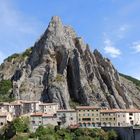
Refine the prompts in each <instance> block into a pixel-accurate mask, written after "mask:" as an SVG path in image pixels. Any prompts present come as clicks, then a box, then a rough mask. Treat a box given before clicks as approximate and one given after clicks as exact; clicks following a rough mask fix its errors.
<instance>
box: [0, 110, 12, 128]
mask: <svg viewBox="0 0 140 140" xmlns="http://www.w3.org/2000/svg"><path fill="white" fill-rule="evenodd" d="M12 120H13V116H12V115H11V113H8V112H0V128H2V127H3V126H4V125H5V124H7V122H11V121H12Z"/></svg>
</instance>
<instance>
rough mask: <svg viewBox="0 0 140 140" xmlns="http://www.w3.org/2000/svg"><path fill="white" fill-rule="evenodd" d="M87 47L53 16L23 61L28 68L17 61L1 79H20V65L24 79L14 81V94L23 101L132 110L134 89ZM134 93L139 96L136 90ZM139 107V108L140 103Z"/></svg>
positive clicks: (10, 64)
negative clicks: (18, 74) (18, 71)
mask: <svg viewBox="0 0 140 140" xmlns="http://www.w3.org/2000/svg"><path fill="white" fill-rule="evenodd" d="M87 46H88V45H86V44H85V43H84V41H83V40H82V38H81V37H78V36H77V35H76V33H75V31H74V30H73V29H72V28H71V27H70V26H65V25H63V24H62V22H61V19H60V18H59V17H58V16H54V17H52V19H51V21H50V23H49V26H48V28H47V30H46V31H45V33H44V34H43V35H42V36H41V38H40V39H39V40H38V41H37V42H36V43H35V45H34V47H33V49H32V53H31V54H30V55H29V56H28V57H26V58H28V59H23V60H22V61H23V63H24V64H25V65H20V63H21V62H20V61H19V60H18V59H15V60H14V61H12V62H11V63H10V62H6V63H5V64H4V65H3V67H1V72H0V75H3V77H6V79H8V78H9V79H11V77H17V76H16V75H17V73H16V70H17V65H18V69H19V70H20V71H21V73H22V75H21V76H20V77H19V78H18V80H17V81H16V80H14V79H13V83H14V86H13V94H15V93H19V94H17V95H18V96H19V97H17V98H20V99H26V100H42V101H44V102H57V103H59V105H60V107H61V108H70V104H73V103H75V102H76V104H81V105H94V106H100V107H110V108H130V107H133V103H134V101H133V99H131V98H130V97H131V96H132V94H133V96H134V95H135V93H134V92H133V91H132V89H131V88H128V87H129V86H128V87H127V86H126V85H125V83H126V82H122V81H121V80H120V78H119V74H118V72H117V70H116V69H115V68H114V67H113V65H112V64H111V62H110V61H108V60H107V59H105V58H104V57H103V56H102V55H101V54H100V52H99V51H97V50H95V51H94V53H92V52H91V51H90V49H89V48H88V47H87ZM7 66H9V67H7ZM9 73H10V74H9ZM128 89H129V90H128ZM135 91H136V92H137V93H139V91H138V90H137V89H136V88H135ZM137 95H139V94H137ZM129 96H130V97H129ZM137 98H139V99H140V96H139V97H136V99H137ZM137 106H139V107H140V105H139V103H138V104H137Z"/></svg>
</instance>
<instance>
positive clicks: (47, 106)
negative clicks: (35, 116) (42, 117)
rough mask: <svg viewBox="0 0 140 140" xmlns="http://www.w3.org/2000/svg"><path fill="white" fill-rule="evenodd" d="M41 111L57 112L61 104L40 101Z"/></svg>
mask: <svg viewBox="0 0 140 140" xmlns="http://www.w3.org/2000/svg"><path fill="white" fill-rule="evenodd" d="M39 109H40V112H43V113H47V114H56V112H57V110H58V109H59V106H58V104H57V103H40V104H39Z"/></svg>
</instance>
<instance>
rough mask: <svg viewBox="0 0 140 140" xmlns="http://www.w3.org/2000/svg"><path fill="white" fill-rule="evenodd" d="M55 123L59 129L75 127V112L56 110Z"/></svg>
mask: <svg viewBox="0 0 140 140" xmlns="http://www.w3.org/2000/svg"><path fill="white" fill-rule="evenodd" d="M57 122H58V124H59V125H60V126H61V127H68V126H75V125H77V114H76V111H75V110H74V109H70V110H58V111H57Z"/></svg>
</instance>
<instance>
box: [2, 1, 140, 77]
mask: <svg viewBox="0 0 140 140" xmlns="http://www.w3.org/2000/svg"><path fill="white" fill-rule="evenodd" d="M139 14H140V0H86V1H85V0H0V63H2V61H3V60H4V59H5V58H6V57H7V56H9V55H11V54H13V53H19V52H22V51H24V50H25V49H26V48H28V47H30V46H32V45H34V42H35V41H36V40H37V39H38V38H39V37H40V36H41V34H42V33H43V32H44V31H45V29H46V28H47V26H48V23H49V21H50V19H51V17H52V16H54V15H58V16H60V17H61V19H62V21H63V23H64V24H68V25H71V26H73V28H74V29H75V30H76V32H77V34H78V35H79V36H81V37H83V38H84V41H85V42H86V43H88V44H89V45H90V48H91V50H94V49H95V48H96V49H98V50H99V51H100V52H101V53H102V54H103V55H104V57H108V58H109V59H111V61H112V63H113V64H114V66H115V67H116V68H117V70H118V71H119V72H122V73H124V74H128V75H131V76H133V77H136V78H139V79H140V16H139Z"/></svg>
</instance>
